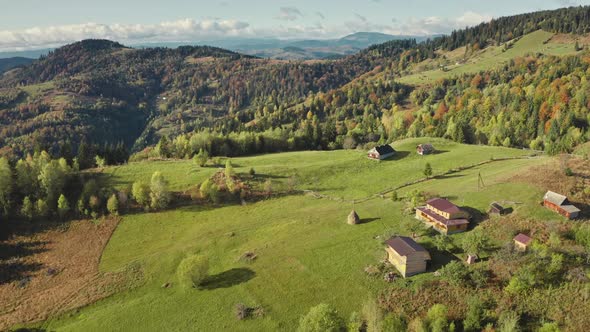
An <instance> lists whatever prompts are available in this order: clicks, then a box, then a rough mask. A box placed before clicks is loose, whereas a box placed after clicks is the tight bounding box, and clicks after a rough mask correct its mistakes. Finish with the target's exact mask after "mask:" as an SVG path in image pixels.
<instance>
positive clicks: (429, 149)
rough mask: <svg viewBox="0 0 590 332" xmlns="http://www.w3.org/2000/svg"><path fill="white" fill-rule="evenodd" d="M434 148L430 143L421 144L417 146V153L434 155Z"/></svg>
mask: <svg viewBox="0 0 590 332" xmlns="http://www.w3.org/2000/svg"><path fill="white" fill-rule="evenodd" d="M434 151H435V150H434V146H433V145H432V144H430V143H425V144H420V145H418V146H416V152H417V153H418V154H419V155H422V156H423V155H425V154H431V153H434Z"/></svg>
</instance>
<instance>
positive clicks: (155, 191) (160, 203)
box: [150, 172, 171, 210]
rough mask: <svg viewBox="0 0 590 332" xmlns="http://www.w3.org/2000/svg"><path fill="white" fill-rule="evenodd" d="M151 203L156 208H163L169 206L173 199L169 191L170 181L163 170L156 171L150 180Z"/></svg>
mask: <svg viewBox="0 0 590 332" xmlns="http://www.w3.org/2000/svg"><path fill="white" fill-rule="evenodd" d="M150 191H151V193H150V205H151V207H152V209H154V210H162V209H165V208H167V207H168V205H169V204H170V200H171V195H170V191H168V181H166V179H165V178H164V175H162V173H161V172H154V174H153V175H152V180H151V182H150Z"/></svg>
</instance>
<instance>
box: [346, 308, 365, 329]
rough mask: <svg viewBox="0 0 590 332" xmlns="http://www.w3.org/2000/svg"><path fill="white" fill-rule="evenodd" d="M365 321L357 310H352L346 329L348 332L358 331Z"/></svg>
mask: <svg viewBox="0 0 590 332" xmlns="http://www.w3.org/2000/svg"><path fill="white" fill-rule="evenodd" d="M364 325H365V322H364V321H363V318H362V317H361V315H360V314H359V313H358V312H356V311H355V312H353V313H352V314H351V315H350V319H349V320H348V326H347V330H348V331H349V332H360V331H362V330H363V327H364Z"/></svg>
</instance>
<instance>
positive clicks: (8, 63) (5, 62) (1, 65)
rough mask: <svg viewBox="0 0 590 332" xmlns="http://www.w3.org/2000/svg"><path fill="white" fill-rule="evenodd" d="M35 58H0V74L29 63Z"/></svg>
mask: <svg viewBox="0 0 590 332" xmlns="http://www.w3.org/2000/svg"><path fill="white" fill-rule="evenodd" d="M33 61H35V60H33V59H30V58H24V57H12V58H5V59H2V58H0V74H1V73H4V72H6V71H9V70H11V69H13V68H16V67H20V66H24V65H28V64H29V63H31V62H33Z"/></svg>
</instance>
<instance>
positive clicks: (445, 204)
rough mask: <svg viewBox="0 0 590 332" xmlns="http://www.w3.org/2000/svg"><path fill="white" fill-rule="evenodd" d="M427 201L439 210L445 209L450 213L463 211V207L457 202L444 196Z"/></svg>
mask: <svg viewBox="0 0 590 332" xmlns="http://www.w3.org/2000/svg"><path fill="white" fill-rule="evenodd" d="M426 203H427V204H428V205H430V206H432V207H433V208H435V209H437V210H439V211H444V212H448V213H455V212H459V211H461V209H459V208H458V207H457V206H456V205H455V204H453V203H451V202H449V201H447V200H446V199H442V198H433V199H431V200H429V201H427V202H426Z"/></svg>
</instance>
